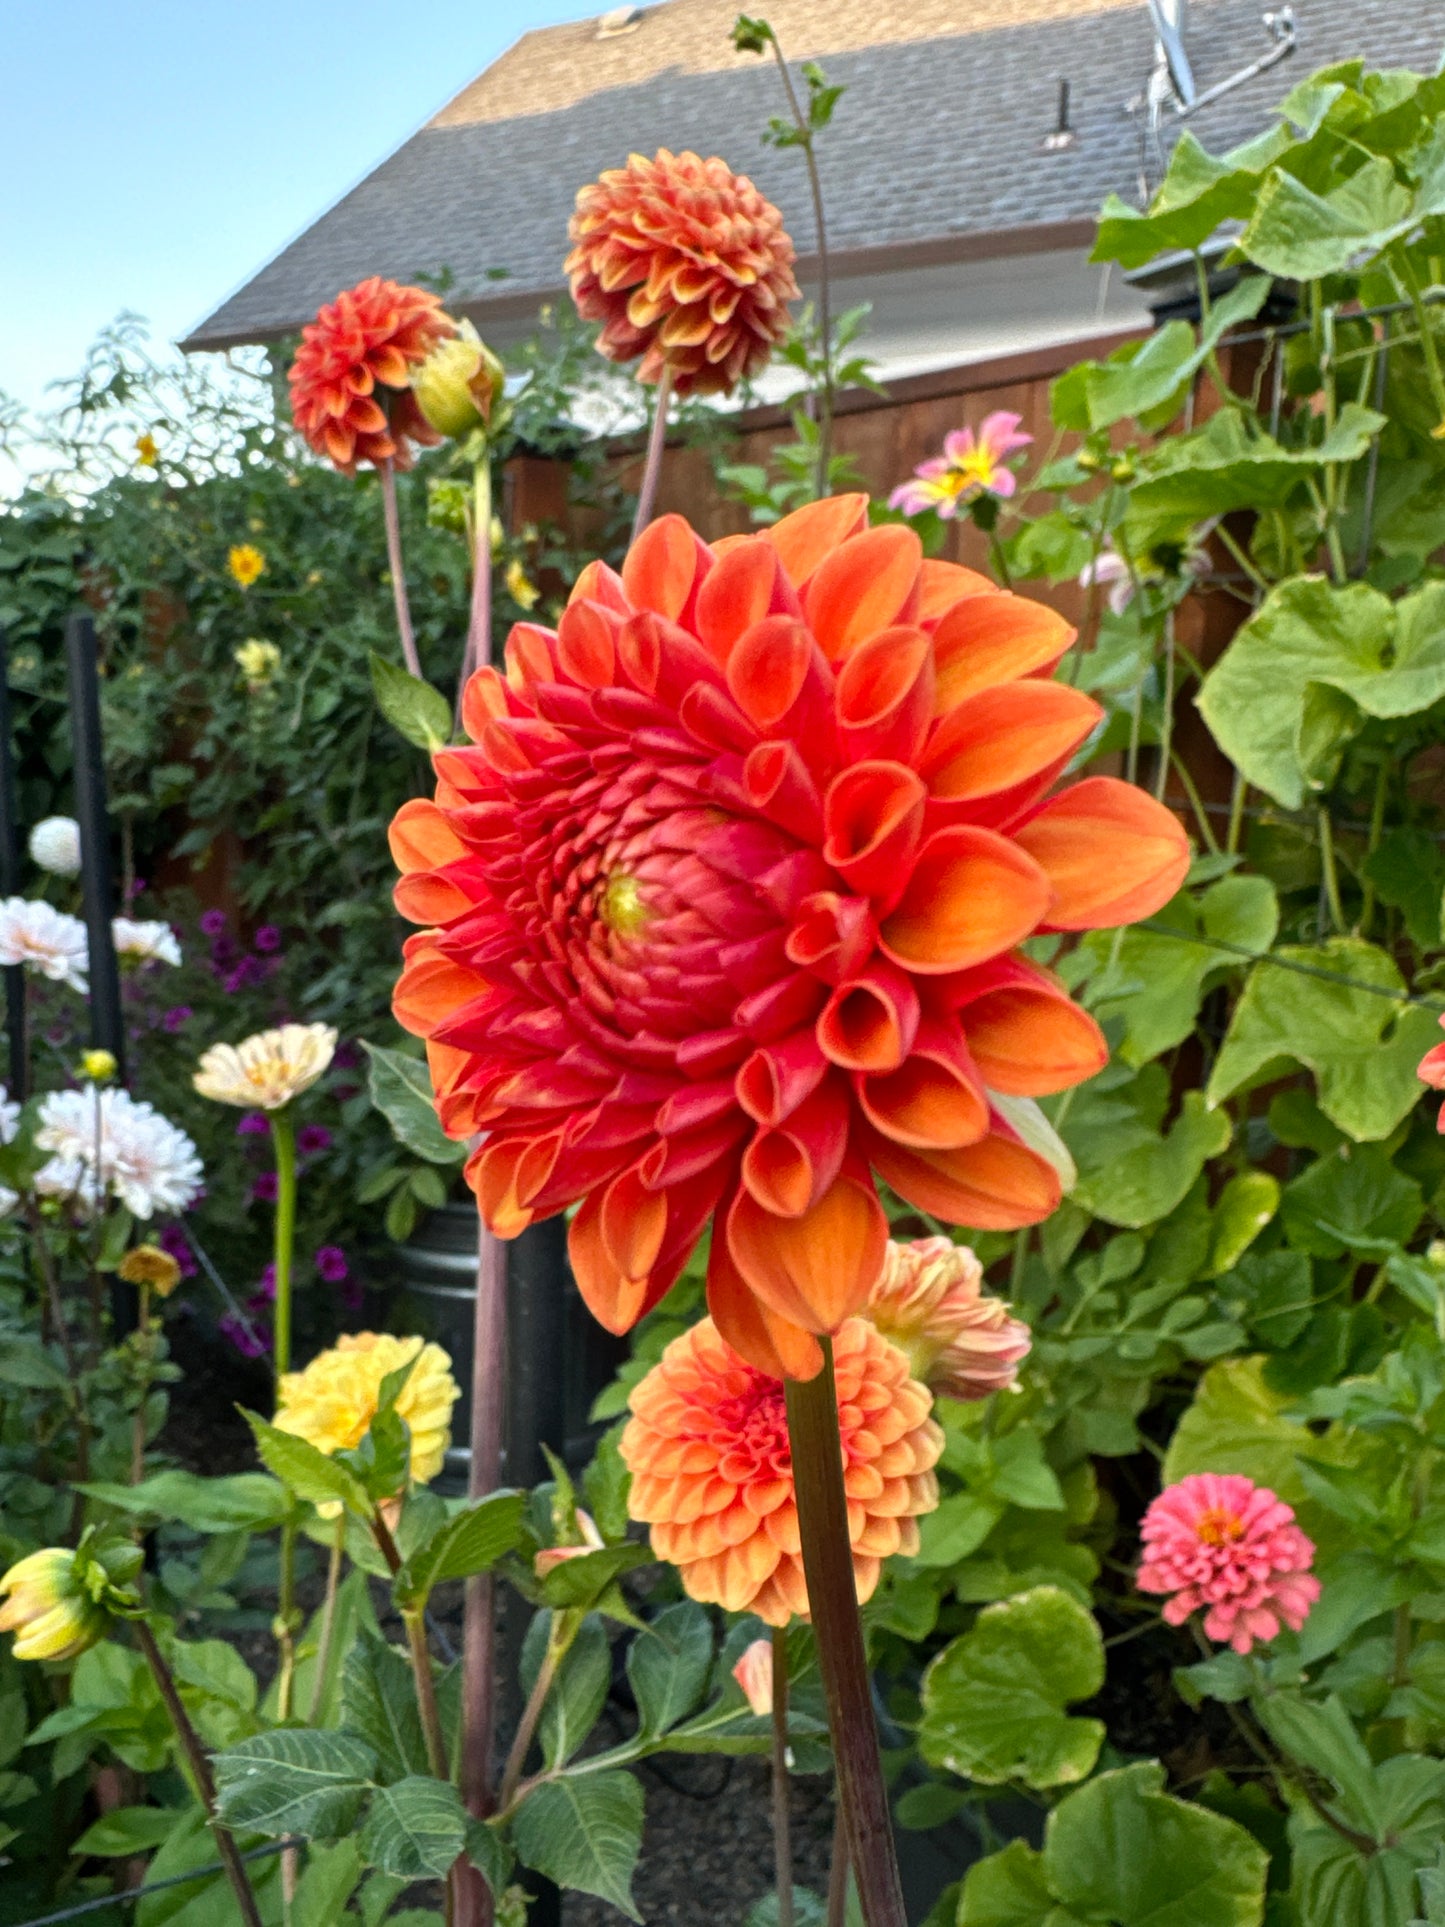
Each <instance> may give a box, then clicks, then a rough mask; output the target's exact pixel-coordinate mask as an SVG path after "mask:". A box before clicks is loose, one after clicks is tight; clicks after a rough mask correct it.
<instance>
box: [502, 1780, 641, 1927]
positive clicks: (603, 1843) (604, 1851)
mask: <svg viewBox="0 0 1445 1927" xmlns="http://www.w3.org/2000/svg"><path fill="white" fill-rule="evenodd" d="M512 1834H513V1839H514V1842H515V1844H516V1848H517V1853H518V1856H519V1857H520V1859H521V1860H522V1861H523V1863H524V1864H525V1865H526V1866H528V1867H532V1868H534V1869H535V1870H536V1872H538V1873H539V1874H542V1875H544V1876H545V1877H546V1878H547V1879H548V1880H554V1881H555V1882H556V1883H557V1885H558V1886H559V1887H564V1888H565V1887H570V1888H574V1889H576V1890H578V1891H580V1892H582V1893H586V1894H596V1895H597V1896H598V1898H599V1899H600V1900H606V1901H610V1902H611V1904H612V1905H613V1906H614V1907H617V1908H619V1909H620V1910H621V1911H622V1912H623V1913H624V1914H626V1915H627V1917H628V1919H629V1920H637V1921H640V1920H641V1919H642V1915H641V1914H640V1913H638V1911H637V1908H636V1906H635V1905H634V1903H633V1899H632V1870H633V1868H634V1867H635V1866H636V1865H637V1855H638V1850H639V1849H640V1847H641V1845H642V1788H641V1787H640V1786H639V1785H638V1783H637V1781H636V1780H635V1779H633V1777H632V1775H631V1774H630V1773H594V1774H587V1775H585V1776H584V1777H582V1778H580V1779H576V1780H572V1779H562V1780H553V1781H548V1782H544V1783H543V1784H542V1785H541V1786H539V1787H538V1788H537V1789H536V1791H535V1792H534V1793H530V1794H528V1796H527V1798H526V1799H525V1800H524V1801H523V1802H522V1804H521V1806H520V1807H519V1808H518V1810H517V1817H516V1820H515V1821H514V1822H513V1826H512Z"/></svg>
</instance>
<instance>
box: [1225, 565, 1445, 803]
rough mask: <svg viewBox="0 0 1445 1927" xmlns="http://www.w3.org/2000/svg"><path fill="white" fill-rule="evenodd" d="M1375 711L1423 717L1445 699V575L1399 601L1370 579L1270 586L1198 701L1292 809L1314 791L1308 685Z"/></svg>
mask: <svg viewBox="0 0 1445 1927" xmlns="http://www.w3.org/2000/svg"><path fill="white" fill-rule="evenodd" d="M1311 684H1322V685H1326V686H1328V687H1329V688H1331V689H1334V690H1336V691H1338V692H1339V693H1341V694H1342V695H1345V696H1347V697H1349V699H1350V700H1351V701H1352V702H1353V703H1354V704H1356V705H1357V707H1358V708H1359V709H1361V710H1362V711H1363V712H1364V713H1365V714H1366V715H1367V716H1376V717H1380V718H1382V719H1384V720H1390V719H1393V718H1396V717H1401V716H1415V715H1418V714H1419V713H1420V712H1421V711H1422V710H1426V709H1429V708H1430V707H1431V706H1432V705H1433V704H1435V703H1437V702H1439V701H1440V700H1441V699H1442V697H1445V583H1439V582H1433V583H1429V584H1427V585H1426V587H1424V588H1423V589H1419V590H1417V591H1416V592H1415V593H1414V594H1413V595H1409V596H1405V597H1403V598H1402V599H1401V600H1400V601H1398V602H1392V601H1391V600H1390V598H1389V597H1388V596H1384V595H1381V593H1380V592H1379V590H1377V589H1373V588H1371V587H1370V586H1369V585H1368V584H1367V583H1364V582H1350V583H1346V584H1344V585H1342V586H1341V585H1337V584H1334V583H1331V582H1328V581H1326V579H1325V578H1324V577H1323V576H1314V575H1311V576H1297V577H1295V578H1294V579H1293V580H1291V581H1288V582H1283V583H1281V584H1280V585H1279V586H1278V587H1277V588H1275V589H1273V590H1271V592H1270V594H1269V595H1268V597H1267V598H1266V599H1265V601H1264V602H1263V603H1262V604H1261V605H1260V607H1259V609H1258V610H1257V611H1256V612H1255V614H1254V615H1253V616H1251V617H1250V619H1249V621H1248V622H1246V623H1245V624H1244V626H1243V627H1242V628H1241V629H1240V630H1239V632H1238V634H1237V635H1236V636H1235V638H1234V640H1233V642H1231V644H1230V645H1229V647H1228V649H1226V651H1225V652H1224V654H1223V656H1221V657H1220V659H1219V661H1218V662H1217V663H1216V664H1215V666H1214V668H1213V669H1212V670H1211V671H1210V672H1209V674H1208V676H1207V677H1206V678H1205V681H1204V686H1203V688H1202V690H1201V691H1200V695H1199V708H1200V711H1201V713H1202V714H1203V716H1204V720H1205V721H1206V723H1208V725H1209V728H1210V731H1211V733H1212V735H1213V736H1214V740H1215V741H1216V742H1217V743H1218V744H1219V746H1220V748H1221V749H1222V750H1223V751H1224V753H1225V754H1226V756H1228V757H1229V759H1230V760H1231V762H1233V763H1234V764H1235V765H1236V766H1237V767H1238V768H1239V770H1240V771H1241V772H1242V773H1243V775H1244V776H1246V777H1247V778H1248V779H1249V781H1250V782H1251V783H1254V784H1255V785H1256V786H1257V787H1258V788H1260V789H1262V790H1264V791H1266V792H1267V794H1269V795H1270V796H1272V797H1273V798H1274V799H1275V801H1276V802H1277V803H1282V804H1284V805H1285V807H1286V808H1287V809H1298V808H1299V807H1300V805H1301V804H1302V803H1303V802H1304V801H1305V799H1306V797H1307V795H1308V794H1309V791H1310V781H1309V776H1308V773H1307V772H1306V771H1305V770H1304V769H1303V768H1302V767H1301V764H1300V755H1299V741H1300V730H1301V725H1302V720H1303V716H1304V706H1305V699H1306V694H1307V691H1308V690H1309V688H1310V686H1311Z"/></svg>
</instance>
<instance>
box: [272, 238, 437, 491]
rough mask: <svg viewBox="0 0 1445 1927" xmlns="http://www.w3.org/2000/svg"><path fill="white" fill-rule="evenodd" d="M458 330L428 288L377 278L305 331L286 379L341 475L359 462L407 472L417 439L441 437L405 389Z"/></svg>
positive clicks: (350, 291)
mask: <svg viewBox="0 0 1445 1927" xmlns="http://www.w3.org/2000/svg"><path fill="white" fill-rule="evenodd" d="M455 333H456V323H455V322H454V321H453V320H452V318H451V316H450V315H447V314H444V313H443V312H442V305H441V302H440V301H439V300H438V299H437V297H436V296H435V295H434V294H428V293H427V291H426V289H425V288H412V287H405V286H403V285H402V284H400V283H399V282H396V281H383V280H382V278H381V276H380V275H377V274H373V275H371V276H370V277H369V278H368V279H367V280H365V281H362V282H359V283H358V284H357V286H356V287H354V288H347V289H346V290H345V292H344V293H342V294H339V295H337V297H336V299H335V300H334V301H331V302H328V303H327V305H326V306H325V307H324V308H322V309H321V310H320V311H319V313H318V314H317V316H316V319H315V320H314V321H311V322H308V323H307V325H306V326H305V327H304V328H303V329H302V330H301V346H300V347H299V348H298V349H297V351H296V359H295V360H294V361H293V362H292V364H291V367H290V369H289V371H288V373H287V376H286V379H287V380H288V381H289V382H290V384H291V414H292V418H293V420H294V421H295V423H296V427H297V429H298V430H299V432H300V433H301V434H302V435H303V436H304V437H305V438H306V440H307V442H309V444H310V445H311V447H312V448H314V449H315V451H316V453H317V454H318V455H324V456H325V457H326V459H327V460H328V461H330V462H333V463H335V465H336V467H337V468H339V469H340V470H341V472H342V473H343V474H344V475H354V474H355V473H356V465H357V463H358V462H370V463H371V465H372V466H373V467H374V468H380V466H381V465H382V463H383V462H391V463H393V464H394V466H395V467H397V468H410V467H411V464H412V448H411V444H412V443H413V442H419V443H421V444H422V445H423V447H432V446H434V445H435V444H436V443H438V442H439V441H440V440H441V436H440V435H438V434H437V432H436V430H435V429H433V428H432V427H431V425H430V424H429V423H428V421H427V419H426V417H425V416H424V415H423V414H422V412H421V409H420V408H419V407H418V406H417V402H416V397H415V396H414V395H413V394H412V392H411V389H410V387H409V386H408V383H409V381H410V379H411V372H412V369H413V368H414V367H416V366H417V364H418V363H419V362H422V361H425V359H426V357H427V356H428V355H429V354H430V353H431V351H432V349H433V348H434V347H435V346H436V345H437V343H438V342H439V341H445V340H446V339H448V337H449V336H451V335H454V334H455ZM378 388H381V389H383V390H388V389H389V390H394V391H395V392H394V393H390V394H384V395H379V394H378V392H377V390H378ZM383 403H385V406H383Z"/></svg>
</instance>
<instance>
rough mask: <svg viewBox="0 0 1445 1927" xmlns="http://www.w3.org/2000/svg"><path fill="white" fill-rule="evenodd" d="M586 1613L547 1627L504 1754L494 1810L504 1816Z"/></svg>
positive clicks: (558, 1615)
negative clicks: (538, 1661) (534, 1673)
mask: <svg viewBox="0 0 1445 1927" xmlns="http://www.w3.org/2000/svg"><path fill="white" fill-rule="evenodd" d="M585 1617H586V1615H585V1614H583V1613H580V1612H577V1611H575V1610H567V1611H563V1612H554V1613H553V1614H552V1618H551V1622H550V1624H549V1625H548V1627H547V1647H546V1651H545V1652H544V1653H543V1654H542V1664H541V1665H540V1666H539V1667H538V1669H537V1677H536V1679H534V1680H533V1682H532V1690H531V1692H530V1693H529V1694H528V1695H527V1704H526V1705H525V1706H524V1707H523V1708H522V1717H521V1720H520V1721H519V1723H518V1726H517V1731H516V1733H515V1734H514V1735H513V1737H512V1749H511V1751H510V1753H508V1755H507V1764H506V1767H505V1768H504V1769H503V1772H502V1785H501V1790H500V1792H499V1793H498V1794H497V1808H498V1811H499V1812H501V1813H505V1812H506V1811H507V1808H508V1807H509V1806H510V1805H511V1804H512V1801H513V1799H514V1797H515V1795H516V1792H517V1788H518V1786H519V1785H520V1784H521V1779H522V1768H523V1767H524V1766H525V1765H526V1764H527V1755H528V1753H529V1752H530V1751H531V1748H532V1736H533V1735H534V1734H535V1733H536V1731H537V1722H538V1721H539V1720H540V1719H541V1717H542V1708H543V1707H544V1706H545V1705H546V1704H547V1695H548V1694H549V1693H550V1692H551V1690H552V1684H553V1682H554V1680H555V1679H556V1677H557V1674H558V1673H559V1671H560V1670H561V1666H562V1662H563V1660H564V1659H565V1658H566V1657H567V1655H568V1653H569V1652H570V1651H571V1649H572V1642H573V1640H574V1639H575V1638H576V1637H577V1634H578V1631H579V1629H580V1627H581V1625H582V1621H583V1619H584V1618H585Z"/></svg>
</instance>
